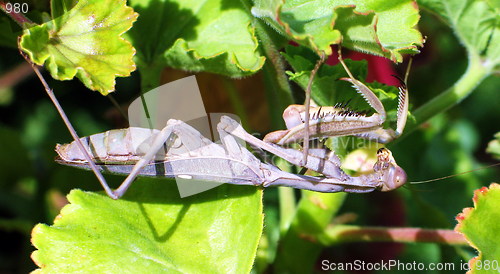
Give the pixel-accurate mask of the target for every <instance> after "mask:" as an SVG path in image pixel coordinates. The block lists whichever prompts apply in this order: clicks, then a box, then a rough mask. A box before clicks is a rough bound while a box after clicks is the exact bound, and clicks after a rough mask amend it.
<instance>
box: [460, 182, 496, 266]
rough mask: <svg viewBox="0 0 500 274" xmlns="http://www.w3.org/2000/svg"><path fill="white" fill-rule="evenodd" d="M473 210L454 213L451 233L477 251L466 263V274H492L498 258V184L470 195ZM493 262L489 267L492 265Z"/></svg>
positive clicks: (467, 209)
mask: <svg viewBox="0 0 500 274" xmlns="http://www.w3.org/2000/svg"><path fill="white" fill-rule="evenodd" d="M473 201H474V208H465V209H464V210H463V212H462V213H460V214H458V216H457V220H458V224H457V226H456V227H455V230H456V231H458V232H460V233H462V234H463V235H464V236H465V238H466V239H467V241H468V242H469V243H470V244H471V245H472V246H473V247H474V248H475V249H477V250H478V251H479V255H478V256H477V257H474V258H472V259H471V260H470V261H469V267H470V268H471V272H470V273H493V271H497V270H498V265H495V264H494V263H493V262H494V261H497V260H498V258H500V249H499V248H498V247H499V246H500V235H499V234H498V232H499V231H500V222H499V220H500V210H499V209H500V185H499V184H496V183H493V184H491V185H490V187H489V188H487V187H483V188H481V189H478V190H476V191H475V192H474V198H473ZM492 263H493V265H492Z"/></svg>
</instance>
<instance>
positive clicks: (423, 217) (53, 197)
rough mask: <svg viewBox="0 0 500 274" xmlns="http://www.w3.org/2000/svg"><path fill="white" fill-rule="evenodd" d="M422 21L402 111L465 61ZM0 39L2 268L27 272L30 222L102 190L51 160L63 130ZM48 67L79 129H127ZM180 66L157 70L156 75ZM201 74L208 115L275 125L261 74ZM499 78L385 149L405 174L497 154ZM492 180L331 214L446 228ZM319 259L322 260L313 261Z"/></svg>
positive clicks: (393, 254)
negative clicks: (83, 193) (420, 44)
mask: <svg viewBox="0 0 500 274" xmlns="http://www.w3.org/2000/svg"><path fill="white" fill-rule="evenodd" d="M0 16H2V17H0V19H2V20H4V19H5V18H6V17H5V16H4V15H3V14H2V15H0ZM4 17H5V18H4ZM419 27H420V29H421V31H422V33H423V34H424V35H426V36H427V41H426V43H425V47H424V48H423V49H422V53H421V54H419V55H418V56H416V57H415V58H414V62H413V68H412V71H411V74H410V78H409V90H410V106H411V107H410V109H415V108H416V107H418V106H420V105H422V104H424V103H425V102H427V101H428V100H430V99H431V98H433V97H435V96H436V95H437V94H439V93H440V92H442V91H444V90H445V89H446V88H448V87H450V86H451V85H452V84H453V83H454V82H455V81H456V80H457V79H458V78H459V77H460V76H461V74H462V73H463V72H464V71H465V68H466V66H467V60H466V57H465V50H464V49H463V47H462V46H461V45H460V44H459V43H458V41H457V40H456V39H455V37H454V36H453V34H452V32H451V30H450V29H449V28H448V27H447V26H445V25H443V24H442V23H441V22H440V21H438V20H436V19H435V18H434V17H432V16H431V15H429V14H428V13H425V12H423V13H422V19H421V23H420V26H419ZM4 42H5V41H4ZM1 45H2V47H1V52H0V243H2V244H1V247H0V273H26V272H28V271H30V270H33V269H35V265H34V264H33V262H32V261H31V259H30V257H29V256H30V253H31V252H32V251H33V247H32V246H31V244H30V233H31V229H32V227H33V226H34V225H35V224H36V223H40V222H42V223H48V224H51V223H53V220H54V218H55V217H56V216H57V214H58V212H59V210H60V209H61V208H62V207H63V206H64V205H65V204H66V199H65V195H66V194H67V193H68V192H69V191H70V190H71V189H74V188H80V189H84V190H88V191H100V190H101V187H100V185H99V183H98V181H97V180H96V179H95V177H94V175H93V174H92V173H91V172H87V171H82V170H77V169H73V168H70V167H64V166H60V165H58V164H56V163H55V162H54V158H55V156H56V153H55V152H54V148H55V145H56V144H57V143H67V142H70V141H71V136H70V135H69V133H68V131H67V130H66V128H65V126H64V124H63V122H62V120H61V118H60V117H59V116H58V114H57V112H56V110H55V108H54V107H53V105H52V104H51V102H50V101H49V99H48V97H47V96H46V94H45V91H44V89H43V87H42V85H41V83H40V82H39V80H38V78H36V77H35V76H34V74H33V71H32V70H31V68H30V66H29V65H28V64H27V63H26V62H25V61H24V59H23V58H22V57H21V56H20V55H19V52H18V50H17V49H16V48H14V47H12V43H7V42H6V43H1ZM9 45H10V46H9ZM14 45H15V44H14ZM405 68H406V64H403V65H400V66H398V67H395V69H396V70H397V71H398V73H399V75H404V70H405ZM44 75H45V77H46V79H47V80H48V82H49V85H50V86H51V87H52V88H53V89H54V92H55V94H56V96H57V97H58V99H59V101H60V103H61V105H62V106H63V108H64V109H65V111H66V113H67V114H68V116H69V118H70V120H71V122H72V123H73V126H74V127H75V128H76V130H77V132H78V134H79V135H80V136H86V135H91V134H95V133H99V132H103V131H106V130H109V129H114V128H123V127H127V123H126V120H125V119H124V118H123V117H122V116H121V115H120V112H119V111H118V110H117V108H116V107H114V106H113V104H112V103H111V101H110V99H109V98H106V97H104V96H102V95H100V94H99V93H97V92H93V91H90V90H87V89H86V88H85V87H84V86H83V85H82V84H81V83H80V82H79V81H77V80H73V81H63V82H62V81H55V80H52V78H51V77H50V75H49V74H48V73H45V72H44ZM186 75H189V74H187V73H184V72H181V71H174V70H165V71H164V73H163V76H164V77H163V79H162V82H163V83H166V82H170V81H172V80H175V79H179V78H182V77H184V76H186ZM197 80H198V84H199V86H200V89H201V91H202V96H203V99H204V102H205V104H206V106H205V107H206V109H207V111H208V112H230V113H235V112H237V111H239V112H241V110H243V113H244V117H242V118H243V120H244V121H245V122H246V125H247V126H248V128H249V129H251V132H258V133H261V134H265V133H267V132H269V131H270V130H271V128H270V125H269V122H268V121H269V115H268V107H269V106H268V104H267V101H266V95H265V93H264V86H263V80H262V75H261V74H260V73H258V74H256V75H254V76H252V77H248V78H245V79H238V80H231V79H227V78H224V77H221V76H217V75H212V74H206V73H200V74H197ZM139 81H140V80H139V74H138V73H137V72H134V73H133V75H132V76H131V77H128V78H118V79H117V85H116V92H114V93H113V97H114V99H115V100H116V101H117V102H118V104H119V105H120V106H121V107H122V108H123V110H124V111H126V109H127V106H128V104H129V103H131V102H132V101H133V100H134V99H135V98H136V97H137V96H138V95H139V90H140V89H139V88H140V82H139ZM499 85H500V81H499V79H498V78H494V77H490V78H488V79H486V80H485V81H484V82H482V83H481V84H480V85H479V86H478V87H477V88H476V90H475V91H474V92H473V93H472V95H471V96H469V97H468V98H467V99H465V100H464V101H463V102H462V103H460V104H459V105H457V106H455V107H453V108H452V109H450V110H448V111H446V112H445V113H441V114H439V115H437V116H435V117H434V118H433V119H432V120H430V121H428V122H426V123H425V124H423V125H422V126H421V127H420V128H419V129H418V130H416V131H414V132H413V133H412V134H411V135H409V136H407V137H406V138H405V139H403V140H400V141H399V142H397V143H396V144H395V145H393V146H392V147H391V149H392V151H393V154H394V156H395V158H396V159H397V162H398V164H399V165H400V166H401V167H403V168H404V169H405V170H406V172H407V174H408V178H409V180H410V181H420V180H426V179H432V178H436V177H441V176H447V175H450V174H455V173H458V172H463V171H466V170H471V169H474V168H477V167H480V166H484V165H488V164H492V163H494V162H495V160H494V159H493V158H492V157H491V155H488V154H487V153H486V152H485V149H486V147H487V144H488V142H489V141H491V140H492V139H493V135H494V134H495V133H496V132H498V131H499V130H500V127H499V124H500V123H499V121H500V96H499V95H498V86H499ZM261 136H263V135H261ZM107 178H109V180H110V181H112V182H114V184H117V183H119V182H121V180H123V177H120V176H107ZM498 178H499V169H498V168H490V169H486V170H481V171H477V172H474V173H468V174H465V175H462V176H459V177H454V178H452V179H448V180H444V181H438V182H433V183H429V184H423V185H416V186H408V187H406V188H403V189H400V190H398V191H393V192H389V193H378V192H376V193H371V194H364V195H349V196H348V198H347V199H346V203H345V204H344V205H343V207H342V209H341V213H340V215H339V217H338V218H339V219H340V218H344V220H349V222H351V223H354V224H359V225H371V226H374V225H380V226H401V227H424V228H453V227H454V226H455V224H456V221H455V219H454V218H455V216H456V215H457V214H458V213H460V212H461V211H462V209H463V208H464V207H470V206H472V195H473V191H474V190H475V189H477V188H480V187H481V186H487V185H489V184H490V183H491V182H494V181H497V182H498ZM277 199H278V195H277V191H276V190H275V189H268V190H266V191H265V211H266V224H267V225H266V229H267V230H268V231H272V230H273V226H274V227H276V226H277V218H279V216H278V208H277V206H278V200H277ZM271 240H272V239H271ZM474 254H475V253H474V251H473V250H472V249H468V248H452V247H442V246H439V245H436V244H413V245H402V244H384V243H377V244H374V243H372V244H366V243H363V244H345V245H341V246H334V247H331V248H328V249H325V250H324V252H323V254H322V255H321V258H323V259H329V260H331V261H333V260H335V261H337V262H340V261H346V262H352V261H353V260H355V259H360V260H365V261H367V262H368V261H374V262H375V261H380V260H382V259H384V260H387V259H394V258H399V259H401V260H403V261H413V260H415V261H418V262H424V263H426V262H460V261H462V262H464V261H465V260H466V258H468V257H469V256H471V255H474ZM318 262H320V260H318ZM320 267H321V265H320V264H319V263H318V270H319V269H320ZM462 272H463V271H458V272H457V273H462Z"/></svg>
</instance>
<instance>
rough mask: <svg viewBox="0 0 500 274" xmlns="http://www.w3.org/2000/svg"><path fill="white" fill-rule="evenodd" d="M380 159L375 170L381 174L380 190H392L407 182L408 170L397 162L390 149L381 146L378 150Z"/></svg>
mask: <svg viewBox="0 0 500 274" xmlns="http://www.w3.org/2000/svg"><path fill="white" fill-rule="evenodd" d="M377 157H378V160H377V162H376V163H375V165H374V166H373V170H375V172H376V173H378V174H379V175H380V180H381V181H382V185H381V189H380V191H383V192H385V191H391V190H394V189H396V188H399V187H400V186H402V185H404V184H405V183H406V172H405V171H404V170H403V169H402V168H401V167H399V166H398V164H396V161H395V160H394V157H392V153H391V151H390V150H388V149H386V148H381V149H379V150H378V151H377Z"/></svg>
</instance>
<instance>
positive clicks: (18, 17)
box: [0, 1, 33, 29]
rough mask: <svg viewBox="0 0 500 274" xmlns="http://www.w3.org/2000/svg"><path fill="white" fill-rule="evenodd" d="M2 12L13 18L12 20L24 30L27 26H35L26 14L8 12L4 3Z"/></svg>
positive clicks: (1, 6) (0, 2)
mask: <svg viewBox="0 0 500 274" xmlns="http://www.w3.org/2000/svg"><path fill="white" fill-rule="evenodd" d="M0 10H2V11H3V12H5V13H6V14H7V15H8V16H9V17H10V18H12V20H14V22H16V23H17V24H18V25H19V26H21V28H23V29H24V28H25V27H24V25H25V24H33V22H32V21H31V20H30V19H28V18H27V17H26V16H24V14H22V13H15V12H8V11H7V3H5V2H4V1H0Z"/></svg>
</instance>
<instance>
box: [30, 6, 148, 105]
mask: <svg viewBox="0 0 500 274" xmlns="http://www.w3.org/2000/svg"><path fill="white" fill-rule="evenodd" d="M125 2H126V1H124V0H119V1H117V0H81V1H79V2H78V3H77V4H76V6H75V7H73V8H72V9H71V10H69V11H68V12H66V13H64V14H63V15H62V16H60V17H57V18H54V19H53V20H51V21H49V22H47V23H45V24H42V25H39V26H35V27H32V28H29V29H26V30H25V31H24V35H23V36H22V38H21V48H22V49H23V51H25V52H26V53H27V54H28V55H29V57H30V58H31V60H32V61H33V62H34V63H35V64H37V65H44V64H45V65H46V68H47V69H48V70H49V71H50V73H51V75H52V77H53V78H55V79H58V80H70V79H72V78H73V77H75V75H76V77H78V78H79V79H80V80H81V81H82V82H83V83H84V84H85V86H87V87H88V88H89V89H92V90H97V91H99V92H100V93H102V94H104V95H106V94H108V93H109V92H112V91H113V90H114V88H115V87H114V86H115V77H116V76H129V75H130V72H132V71H134V70H135V63H134V62H133V61H132V57H133V56H134V54H135V49H134V48H133V47H132V45H130V43H129V42H127V41H126V40H125V39H123V38H122V37H120V36H121V35H122V34H123V33H124V32H125V31H127V30H128V29H129V28H130V27H131V26H132V23H133V22H134V21H135V20H136V18H137V16H138V15H137V13H134V11H133V10H132V9H131V8H130V7H127V6H126V5H125Z"/></svg>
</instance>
